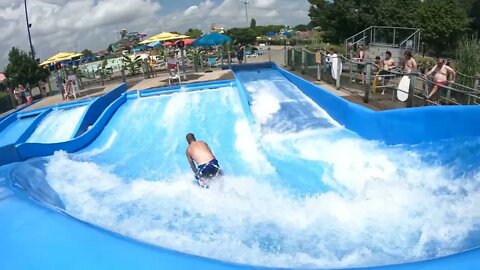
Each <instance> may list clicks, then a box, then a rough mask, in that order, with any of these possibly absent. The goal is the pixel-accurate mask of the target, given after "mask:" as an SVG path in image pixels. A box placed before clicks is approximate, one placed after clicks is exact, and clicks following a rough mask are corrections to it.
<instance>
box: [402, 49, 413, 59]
mask: <svg viewBox="0 0 480 270" xmlns="http://www.w3.org/2000/svg"><path fill="white" fill-rule="evenodd" d="M403 55H404V56H405V58H406V59H412V52H411V51H405V53H404V54H403Z"/></svg>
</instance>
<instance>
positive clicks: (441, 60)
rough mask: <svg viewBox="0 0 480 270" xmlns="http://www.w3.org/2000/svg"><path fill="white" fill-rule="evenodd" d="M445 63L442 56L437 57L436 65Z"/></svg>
mask: <svg viewBox="0 0 480 270" xmlns="http://www.w3.org/2000/svg"><path fill="white" fill-rule="evenodd" d="M444 64H445V59H443V58H437V65H438V66H443V65H444Z"/></svg>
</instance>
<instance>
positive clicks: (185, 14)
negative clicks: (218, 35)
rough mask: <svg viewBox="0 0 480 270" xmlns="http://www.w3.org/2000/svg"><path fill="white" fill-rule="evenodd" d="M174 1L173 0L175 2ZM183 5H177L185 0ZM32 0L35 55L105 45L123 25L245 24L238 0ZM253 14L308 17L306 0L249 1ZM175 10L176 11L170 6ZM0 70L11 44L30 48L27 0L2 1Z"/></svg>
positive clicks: (260, 18) (277, 19)
mask: <svg viewBox="0 0 480 270" xmlns="http://www.w3.org/2000/svg"><path fill="white" fill-rule="evenodd" d="M172 2H173V3H174V4H172ZM180 2H182V3H183V5H184V7H179V6H180V5H181V4H182V3H180ZM185 2H187V1H185V0H184V1H178V3H176V1H172V0H129V1H121V2H120V1H118V0H69V1H64V0H35V1H32V0H29V1H28V5H29V18H30V23H32V28H31V31H32V40H33V45H34V46H35V50H36V52H37V56H38V57H40V58H42V59H45V58H48V57H50V56H51V55H53V54H55V53H57V52H60V51H75V50H82V49H84V48H89V49H92V50H101V49H105V48H106V47H107V46H108V44H109V43H112V42H114V41H115V40H116V38H117V34H116V31H117V30H119V29H122V28H125V29H128V30H130V31H140V32H144V33H146V34H148V35H153V34H157V33H159V32H162V31H185V30H187V29H188V28H200V29H202V30H208V29H209V27H210V25H211V24H212V23H217V24H220V25H222V26H224V27H234V26H239V27H243V26H245V25H246V24H247V22H246V21H245V15H244V14H245V10H244V7H243V6H242V4H241V3H240V1H238V0H191V1H190V3H189V4H188V5H187V4H185ZM250 3H251V4H250V7H249V18H255V19H256V20H257V25H263V24H291V25H293V24H299V23H306V22H308V16H307V12H308V1H307V0H250ZM172 10H174V11H172ZM0 30H1V32H2V35H1V36H0V69H1V68H3V67H4V66H5V65H6V62H7V59H6V55H7V54H8V51H9V50H10V48H11V47H13V46H15V47H19V48H21V49H23V50H26V51H29V45H28V35H27V33H26V22H25V15H24V6H23V1H15V2H14V1H11V0H0Z"/></svg>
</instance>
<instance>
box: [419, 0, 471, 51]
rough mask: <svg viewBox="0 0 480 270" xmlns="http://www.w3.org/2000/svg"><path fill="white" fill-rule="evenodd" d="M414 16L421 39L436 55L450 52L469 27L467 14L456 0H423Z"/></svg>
mask: <svg viewBox="0 0 480 270" xmlns="http://www.w3.org/2000/svg"><path fill="white" fill-rule="evenodd" d="M416 16H417V27H419V28H421V29H422V39H423V40H424V41H425V43H426V44H427V46H428V47H429V48H431V49H432V50H433V51H434V52H435V53H436V54H437V55H442V54H445V53H446V52H451V51H452V49H454V48H455V45H456V44H457V41H458V40H459V38H460V37H462V36H463V35H464V34H465V33H466V32H467V30H468V26H469V19H468V17H467V14H466V12H465V11H464V10H463V9H462V8H461V7H459V5H458V2H457V0H424V1H423V2H422V4H421V8H419V9H418V11H417V13H416Z"/></svg>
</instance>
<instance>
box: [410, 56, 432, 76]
mask: <svg viewBox="0 0 480 270" xmlns="http://www.w3.org/2000/svg"><path fill="white" fill-rule="evenodd" d="M415 61H417V65H418V70H419V71H421V72H423V73H425V72H428V71H429V70H430V69H431V68H433V67H434V66H435V64H436V61H435V58H433V57H429V56H423V57H422V56H417V57H415Z"/></svg>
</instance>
